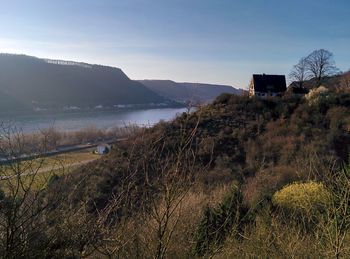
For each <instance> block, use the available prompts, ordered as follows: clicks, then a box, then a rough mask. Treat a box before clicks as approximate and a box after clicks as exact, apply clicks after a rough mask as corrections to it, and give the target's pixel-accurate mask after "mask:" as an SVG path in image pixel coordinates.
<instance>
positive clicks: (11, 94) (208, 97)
mask: <svg viewBox="0 0 350 259" xmlns="http://www.w3.org/2000/svg"><path fill="white" fill-rule="evenodd" d="M221 93H233V94H241V93H242V91H241V90H238V89H235V88H233V87H231V86H226V85H211V84H195V83H176V82H174V81H171V80H139V81H137V80H131V79H130V78H129V77H128V76H127V75H126V74H125V73H124V72H123V71H122V70H121V69H119V68H115V67H110V66H103V65H94V64H87V63H83V62H74V61H64V60H50V59H41V58H37V57H32V56H27V55H16V54H1V53H0V112H8V111H17V110H18V111H22V110H25V111H31V110H67V109H68V110H70V109H72V110H74V109H94V108H96V109H100V108H124V107H140V108H141V107H142V108H144V107H179V106H183V104H184V103H186V102H187V101H194V102H200V103H208V102H210V101H212V100H213V99H215V98H216V97H217V96H218V95H220V94H221Z"/></svg>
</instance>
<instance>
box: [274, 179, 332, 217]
mask: <svg viewBox="0 0 350 259" xmlns="http://www.w3.org/2000/svg"><path fill="white" fill-rule="evenodd" d="M329 200H330V193H329V191H327V189H326V188H325V187H324V185H323V184H322V183H317V182H307V183H293V184H290V185H287V186H285V187H284V188H283V189H281V190H280V191H277V192H276V193H275V194H274V195H273V197H272V202H273V204H274V205H276V206H279V207H281V208H283V209H288V210H292V211H305V212H311V211H315V210H318V209H322V208H324V207H325V206H327V204H328V203H329Z"/></svg>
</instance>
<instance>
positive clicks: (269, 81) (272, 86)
mask: <svg viewBox="0 0 350 259" xmlns="http://www.w3.org/2000/svg"><path fill="white" fill-rule="evenodd" d="M286 90H287V84H286V77H285V76H284V75H266V74H262V75H260V74H254V75H253V78H252V80H251V82H250V85H249V96H257V97H262V98H266V97H269V96H282V95H283V94H284V92H285V91H286Z"/></svg>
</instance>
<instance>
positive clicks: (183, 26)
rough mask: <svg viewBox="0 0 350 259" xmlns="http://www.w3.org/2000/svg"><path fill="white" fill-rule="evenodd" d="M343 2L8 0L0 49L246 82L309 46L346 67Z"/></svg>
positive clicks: (188, 78) (149, 72) (154, 73)
mask: <svg viewBox="0 0 350 259" xmlns="http://www.w3.org/2000/svg"><path fill="white" fill-rule="evenodd" d="M349 8H350V2H348V1H345V0H339V1H333V2H330V1H327V0H320V1H317V4H315V3H313V2H311V1H307V2H306V1H301V0H298V1H293V2H288V3H286V2H281V1H276V0H269V1H264V2H262V1H257V0H251V1H245V2H244V3H243V2H242V1H229V0H222V1H210V0H202V1H198V0H193V1H184V0H178V1H161V0H154V1H152V2H150V1H146V0H133V1H130V0H128V1H126V0H121V1H112V0H107V1H103V2H102V1H101V2H100V1H92V0H85V1H83V0H76V1H59V2H52V1H50V2H48V1H44V0H33V1H26V2H23V1H19V0H14V1H11V2H10V1H8V2H5V3H2V4H1V8H0V29H1V32H2V33H1V36H0V52H3V53H16V54H26V55H30V56H36V57H39V58H49V59H61V60H73V61H78V62H86V63H93V64H101V65H108V66H113V67H118V68H120V69H122V70H123V71H124V72H125V73H126V74H127V75H128V76H129V77H130V78H131V79H135V80H138V79H170V80H174V81H177V82H201V83H212V84H224V85H231V86H234V87H239V88H246V87H247V85H248V82H249V79H250V77H251V75H252V74H253V73H267V74H286V75H287V74H288V72H289V71H290V69H291V67H292V66H293V65H294V64H295V63H297V62H298V60H299V59H300V58H301V57H302V56H305V55H307V54H309V53H310V52H311V51H313V50H314V49H319V48H324V49H328V50H330V51H331V52H333V53H334V58H335V61H336V63H337V66H338V67H339V68H340V69H341V70H343V71H345V70H347V69H349V68H350V67H349V63H348V60H350V52H349V51H348V46H349V45H350V35H349V33H348V25H349V24H350V17H349V16H348V15H347V12H348V10H349Z"/></svg>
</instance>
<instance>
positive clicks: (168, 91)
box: [138, 80, 243, 103]
mask: <svg viewBox="0 0 350 259" xmlns="http://www.w3.org/2000/svg"><path fill="white" fill-rule="evenodd" d="M138 82H140V83H142V84H144V85H145V86H146V87H147V88H149V89H150V90H152V91H154V92H156V93H157V94H159V95H161V96H164V97H166V98H169V99H171V100H174V101H177V102H181V103H186V102H189V101H191V102H199V103H208V102H211V101H213V100H214V99H215V98H216V97H217V96H219V95H220V94H222V93H229V94H236V95H241V94H242V92H243V90H241V89H236V88H234V87H232V86H228V85H214V84H202V83H178V82H174V81H171V80H139V81H138Z"/></svg>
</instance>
